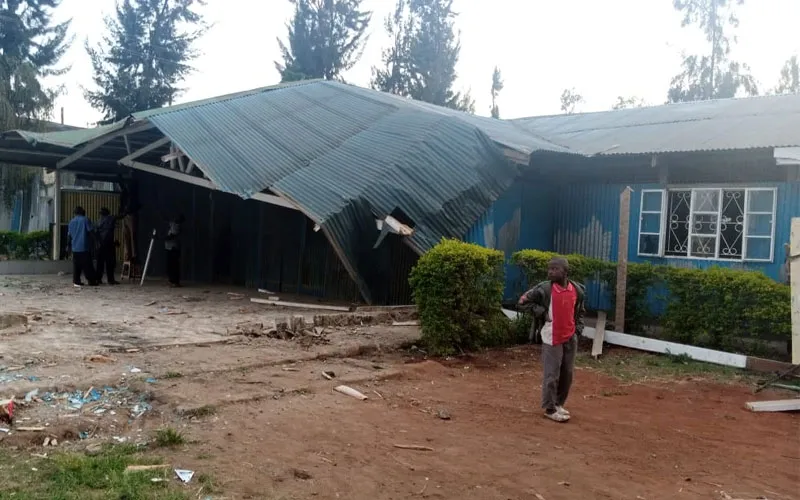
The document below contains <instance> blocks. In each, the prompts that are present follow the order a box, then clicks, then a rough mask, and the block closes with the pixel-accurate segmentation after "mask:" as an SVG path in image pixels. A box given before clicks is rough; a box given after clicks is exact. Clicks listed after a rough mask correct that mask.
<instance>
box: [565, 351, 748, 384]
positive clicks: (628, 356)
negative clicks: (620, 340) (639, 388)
mask: <svg viewBox="0 0 800 500" xmlns="http://www.w3.org/2000/svg"><path fill="white" fill-rule="evenodd" d="M576 364H577V365H578V366H582V367H586V368H592V369H595V370H599V371H601V372H603V373H606V374H608V375H611V376H613V377H616V378H618V379H620V380H624V381H627V382H637V381H641V380H645V379H650V380H652V379H670V378H673V379H679V378H686V377H692V378H704V379H709V380H713V381H716V382H726V383H731V382H736V383H752V382H755V381H756V380H758V375H757V374H753V373H750V372H747V371H745V370H741V369H738V368H732V367H729V366H720V365H714V364H711V363H703V362H701V361H695V360H693V359H692V358H691V357H689V356H687V355H685V354H684V355H679V356H676V355H671V354H651V353H646V352H636V351H630V350H626V349H612V350H608V351H607V352H605V353H603V355H602V356H601V357H600V359H599V360H597V361H595V360H594V359H593V358H592V356H591V355H590V354H589V353H588V352H582V353H578V356H577V358H576Z"/></svg>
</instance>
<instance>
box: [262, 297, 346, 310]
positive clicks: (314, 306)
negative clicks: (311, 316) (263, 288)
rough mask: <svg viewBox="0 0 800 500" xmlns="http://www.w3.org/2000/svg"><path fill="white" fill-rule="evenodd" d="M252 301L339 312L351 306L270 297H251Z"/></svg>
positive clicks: (277, 305)
mask: <svg viewBox="0 0 800 500" xmlns="http://www.w3.org/2000/svg"><path fill="white" fill-rule="evenodd" d="M250 302H254V303H256V304H267V305H270V306H275V307H297V308H300V309H319V310H322V311H339V312H349V311H350V308H349V307H343V306H329V305H325V304H306V303H303V302H283V301H282V300H268V299H256V298H252V299H250Z"/></svg>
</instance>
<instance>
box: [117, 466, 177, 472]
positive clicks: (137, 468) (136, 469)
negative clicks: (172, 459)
mask: <svg viewBox="0 0 800 500" xmlns="http://www.w3.org/2000/svg"><path fill="white" fill-rule="evenodd" d="M163 469H169V465H129V466H127V467H125V472H143V471H150V470H163ZM175 472H177V471H175Z"/></svg>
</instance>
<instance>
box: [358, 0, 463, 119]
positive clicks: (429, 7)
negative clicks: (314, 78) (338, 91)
mask: <svg viewBox="0 0 800 500" xmlns="http://www.w3.org/2000/svg"><path fill="white" fill-rule="evenodd" d="M455 17H456V13H455V12H454V11H453V0H398V3H397V7H396V9H395V14H394V16H393V18H392V19H390V20H387V28H390V29H388V31H389V34H390V35H391V36H392V37H393V41H394V46H393V47H391V48H390V49H388V50H386V51H384V54H383V67H381V68H379V67H376V68H373V79H372V86H373V88H376V89H378V90H383V91H385V92H393V93H396V94H399V95H403V96H406V97H411V98H413V99H416V100H419V101H425V102H429V103H432V104H437V105H439V106H447V107H450V108H454V109H460V110H463V111H467V112H470V113H472V112H474V111H475V102H474V101H473V100H472V98H471V97H470V95H469V93H468V92H467V93H465V94H461V93H459V92H455V91H454V90H453V85H454V84H455V81H456V77H457V74H456V64H457V63H458V58H459V55H460V53H461V43H460V42H459V39H458V34H457V33H456V31H455V26H454V22H455Z"/></svg>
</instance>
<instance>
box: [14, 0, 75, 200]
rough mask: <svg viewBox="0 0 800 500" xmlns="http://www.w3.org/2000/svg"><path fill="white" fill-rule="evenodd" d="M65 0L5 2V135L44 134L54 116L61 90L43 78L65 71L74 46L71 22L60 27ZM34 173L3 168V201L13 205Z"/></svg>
mask: <svg viewBox="0 0 800 500" xmlns="http://www.w3.org/2000/svg"><path fill="white" fill-rule="evenodd" d="M60 3H61V0H0V132H4V131H6V130H9V129H28V130H39V129H41V128H42V127H43V120H45V119H47V118H48V116H50V113H51V112H52V110H53V101H54V99H55V97H56V95H57V89H50V88H47V87H46V85H45V83H44V81H43V79H44V78H45V77H47V76H53V75H59V74H62V73H64V72H65V71H66V69H65V68H59V67H58V66H59V63H60V61H61V58H62V56H63V55H64V53H65V52H66V50H67V49H68V48H69V44H70V40H68V39H67V31H68V29H69V21H66V22H63V23H55V22H53V19H52V13H53V10H54V9H56V8H57V7H58V6H59V4H60ZM34 172H35V171H34V170H31V169H30V168H25V167H11V166H8V165H3V166H0V199H2V202H3V203H4V204H5V206H7V207H8V206H10V205H11V204H12V202H13V197H14V194H15V193H16V192H17V190H19V189H24V188H27V187H29V186H30V181H31V179H32V176H33V173H34Z"/></svg>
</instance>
